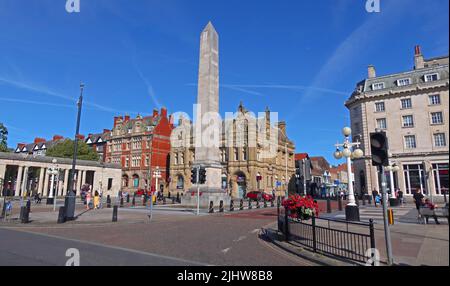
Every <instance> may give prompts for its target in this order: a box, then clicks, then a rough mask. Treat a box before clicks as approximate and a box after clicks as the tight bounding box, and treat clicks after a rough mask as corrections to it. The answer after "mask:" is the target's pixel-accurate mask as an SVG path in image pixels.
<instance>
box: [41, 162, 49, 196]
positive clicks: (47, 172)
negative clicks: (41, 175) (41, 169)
mask: <svg viewBox="0 0 450 286" xmlns="http://www.w3.org/2000/svg"><path fill="white" fill-rule="evenodd" d="M49 180H50V175H49V169H47V168H46V169H45V179H44V189H43V190H42V197H47V196H48V181H49Z"/></svg>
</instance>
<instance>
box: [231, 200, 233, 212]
mask: <svg viewBox="0 0 450 286" xmlns="http://www.w3.org/2000/svg"><path fill="white" fill-rule="evenodd" d="M232 211H234V201H233V200H231V201H230V212H232Z"/></svg>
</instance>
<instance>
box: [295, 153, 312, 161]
mask: <svg viewBox="0 0 450 286" xmlns="http://www.w3.org/2000/svg"><path fill="white" fill-rule="evenodd" d="M306 158H309V155H308V153H299V154H295V161H299V160H304V159H306Z"/></svg>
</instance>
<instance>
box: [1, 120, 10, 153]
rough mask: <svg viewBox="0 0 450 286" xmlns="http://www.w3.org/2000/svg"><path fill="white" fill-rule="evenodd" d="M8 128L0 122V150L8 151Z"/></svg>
mask: <svg viewBox="0 0 450 286" xmlns="http://www.w3.org/2000/svg"><path fill="white" fill-rule="evenodd" d="M7 140H8V129H7V128H6V126H5V125H3V123H0V152H8V143H7V142H6V141H7Z"/></svg>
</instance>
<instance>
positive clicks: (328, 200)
mask: <svg viewBox="0 0 450 286" xmlns="http://www.w3.org/2000/svg"><path fill="white" fill-rule="evenodd" d="M327 213H328V214H330V213H331V200H330V198H327Z"/></svg>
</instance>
